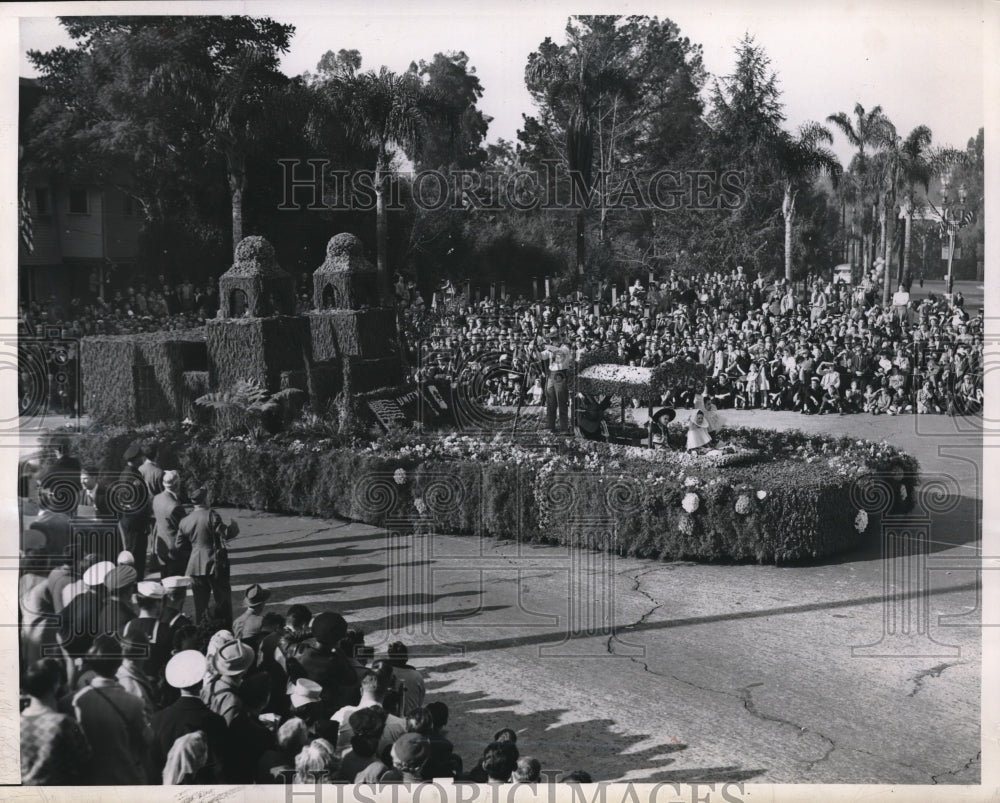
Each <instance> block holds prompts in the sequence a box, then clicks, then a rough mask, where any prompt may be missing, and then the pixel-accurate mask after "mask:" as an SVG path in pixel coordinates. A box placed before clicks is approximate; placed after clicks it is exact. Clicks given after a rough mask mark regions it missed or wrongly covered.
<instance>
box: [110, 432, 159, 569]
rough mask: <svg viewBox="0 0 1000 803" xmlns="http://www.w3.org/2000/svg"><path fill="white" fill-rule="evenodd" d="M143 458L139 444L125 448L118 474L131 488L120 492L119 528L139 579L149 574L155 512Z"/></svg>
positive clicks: (124, 546)
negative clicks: (149, 544)
mask: <svg viewBox="0 0 1000 803" xmlns="http://www.w3.org/2000/svg"><path fill="white" fill-rule="evenodd" d="M142 462H143V456H142V450H141V449H140V448H139V446H138V444H133V445H132V446H130V447H129V448H128V450H127V451H126V452H125V468H124V469H122V473H121V476H120V477H119V482H121V483H124V484H127V486H128V492H127V493H125V492H123V493H121V494H120V496H119V499H120V500H121V505H120V508H119V510H118V513H119V518H118V529H119V531H120V532H121V537H122V544H123V548H124V549H126V550H128V551H129V552H131V553H132V555H133V557H134V558H135V571H136V574H137V575H138V577H139V579H140V580H141V579H142V578H143V577H145V574H146V548H147V543H148V541H149V523H150V518H151V513H152V504H151V501H152V497H151V496H150V493H149V487H148V486H147V485H146V480H145V478H144V477H143V476H142V474H141V473H140V471H139V466H140V464H141V463H142Z"/></svg>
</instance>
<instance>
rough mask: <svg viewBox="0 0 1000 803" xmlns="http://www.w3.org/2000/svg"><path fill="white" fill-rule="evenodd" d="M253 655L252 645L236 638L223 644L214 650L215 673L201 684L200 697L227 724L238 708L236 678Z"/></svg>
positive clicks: (245, 670)
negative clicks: (206, 681) (215, 651)
mask: <svg viewBox="0 0 1000 803" xmlns="http://www.w3.org/2000/svg"><path fill="white" fill-rule="evenodd" d="M256 657H257V656H256V653H255V652H254V650H253V647H251V646H249V645H247V644H244V643H243V642H242V641H239V640H237V639H234V640H232V641H228V642H226V643H225V644H223V645H222V646H221V647H219V651H218V652H217V653H216V654H215V657H214V659H213V665H214V668H215V671H216V672H217V673H218V674H217V675H216V676H215V677H213V678H212V679H211V680H210V681H208V683H207V684H206V685H205V686H203V687H202V690H201V699H202V702H204V703H205V704H206V705H207V706H208V707H209V708H211V709H212V710H213V711H214V712H215V713H216V714H219V715H220V716H221V717H222V718H223V719H224V720H226V725H227V726H228V725H231V724H232V722H233V720H234V719H235V718H236V716H237V715H238V714H239V713H240V711H241V710H242V706H243V704H242V702H241V700H240V698H239V695H238V694H237V691H238V690H239V687H240V681H241V680H242V679H243V678H244V677H245V676H246V674H247V673H248V672H249V671H250V670H251V669H252V668H253V665H254V660H255V659H256Z"/></svg>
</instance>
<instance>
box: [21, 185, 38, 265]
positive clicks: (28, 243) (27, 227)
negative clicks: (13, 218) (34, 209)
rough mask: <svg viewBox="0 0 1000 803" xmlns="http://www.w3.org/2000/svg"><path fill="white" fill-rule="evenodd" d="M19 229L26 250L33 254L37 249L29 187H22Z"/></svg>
mask: <svg viewBox="0 0 1000 803" xmlns="http://www.w3.org/2000/svg"><path fill="white" fill-rule="evenodd" d="M18 207H19V209H18V230H19V232H20V235H21V242H22V243H24V248H25V250H26V251H27V252H28V253H29V254H32V253H34V251H35V222H34V221H33V220H32V219H31V202H30V201H29V200H28V188H27V187H26V186H22V187H21V201H20V203H19V205H18Z"/></svg>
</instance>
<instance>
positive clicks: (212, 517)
mask: <svg viewBox="0 0 1000 803" xmlns="http://www.w3.org/2000/svg"><path fill="white" fill-rule="evenodd" d="M190 496H191V502H192V503H193V504H194V509H193V510H192V511H191V512H190V513H188V514H187V516H185V517H184V518H183V519H181V521H180V523H179V524H178V525H177V550H178V551H179V552H190V557H189V558H188V563H187V567H186V569H185V571H184V574H185V575H186V576H188V577H190V578H191V593H192V595H193V596H194V620H195V624H198V623H200V622H201V620H202V617H203V616H204V615H205V611H206V609H207V608H208V600H209V597H210V596H214V597H215V604H216V605H218V606H219V607H220V608H221V610H222V611H223V615H224V617H225V619H226V620H227V621H229V622H231V621H232V619H233V608H232V599H231V595H232V589H231V588H230V585H229V553H228V551H227V549H226V543H225V542H226V536H227V535H228V533H229V532H231V531H232V525H231V526H230V529H229V530H228V531H227V529H226V526H225V525H224V524H223V523H222V517H221V516H220V515H219V514H218V513H216V512H215V511H214V510H212V508H211V507H210V506H209V503H208V490H207V489H206V488H205V487H204V486H202V487H199V488H197V489H195V490H194V491H192V492H191V495H190Z"/></svg>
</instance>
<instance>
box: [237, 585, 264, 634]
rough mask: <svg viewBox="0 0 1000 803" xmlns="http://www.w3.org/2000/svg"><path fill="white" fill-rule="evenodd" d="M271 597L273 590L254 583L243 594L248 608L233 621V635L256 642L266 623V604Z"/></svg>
mask: <svg viewBox="0 0 1000 803" xmlns="http://www.w3.org/2000/svg"><path fill="white" fill-rule="evenodd" d="M270 597H271V592H270V591H268V590H267V589H266V588H264V587H263V586H259V585H257V583H254V584H253V585H252V586H250V587H249V588H248V589H247V590H246V593H245V594H244V595H243V602H244V603H245V604H246V606H247V609H246V610H245V611H244V612H243V613H242V614H240V616H238V617H237V618H236V620H235V621H234V622H233V635H234V636H236V638H239V639H243V640H244V641H250V640H253V643H256V641H257V639H259V637H260V632H261V626H262V625H263V624H264V615H263V611H264V605H265V604H266V603H267V601H268V599H270Z"/></svg>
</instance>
